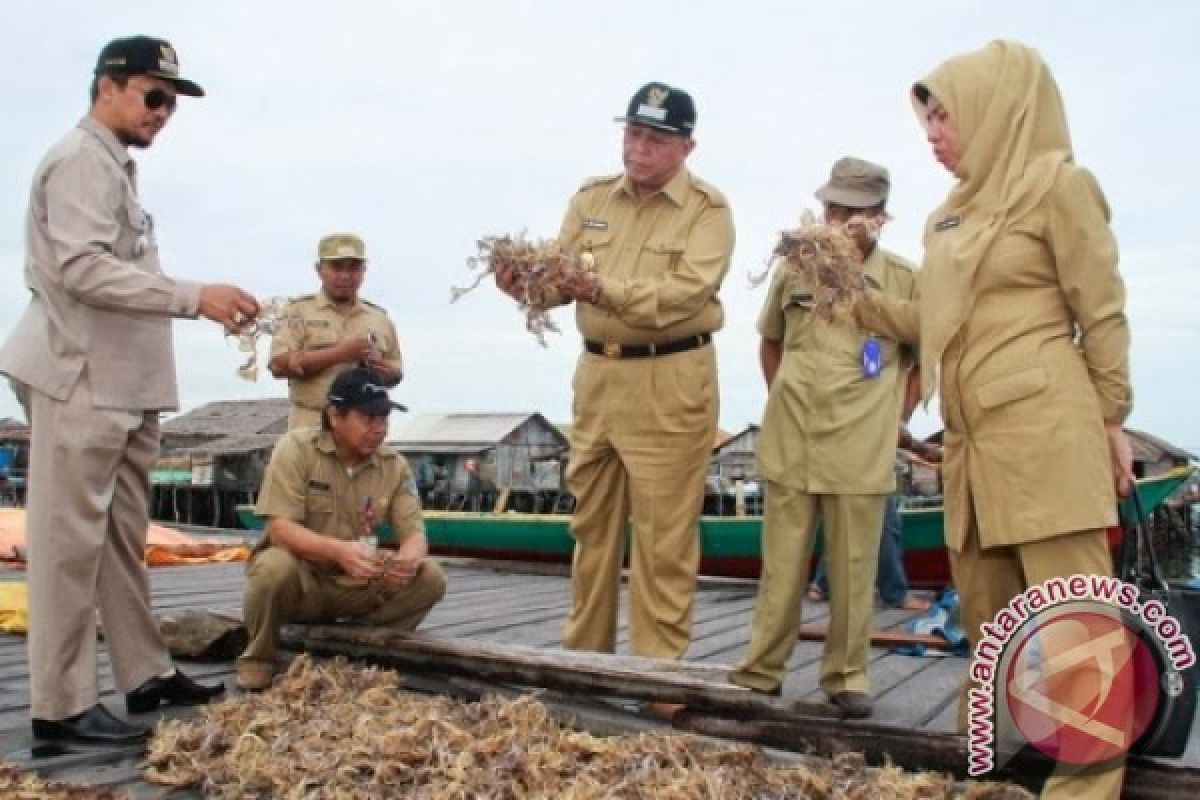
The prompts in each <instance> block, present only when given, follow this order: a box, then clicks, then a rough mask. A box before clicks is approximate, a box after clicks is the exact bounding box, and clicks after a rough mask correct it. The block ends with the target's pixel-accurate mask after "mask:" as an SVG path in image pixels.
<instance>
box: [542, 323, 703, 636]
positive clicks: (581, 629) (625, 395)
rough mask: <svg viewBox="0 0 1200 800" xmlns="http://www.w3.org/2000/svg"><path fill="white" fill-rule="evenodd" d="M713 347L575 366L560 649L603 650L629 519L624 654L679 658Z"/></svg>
mask: <svg viewBox="0 0 1200 800" xmlns="http://www.w3.org/2000/svg"><path fill="white" fill-rule="evenodd" d="M716 381H717V367H716V360H715V356H714V352H713V348H712V345H707V346H705V347H700V348H697V349H695V350H689V351H687V352H684V353H675V354H673V355H669V356H662V357H660V358H643V359H622V360H614V359H608V358H605V357H604V356H597V355H591V354H589V353H585V354H583V355H582V356H581V357H580V361H579V365H578V367H577V368H576V371H575V379H574V382H573V388H574V390H575V401H574V406H575V413H574V424H573V426H572V428H571V456H570V463H569V465H568V468H567V486H568V488H569V489H570V490H571V492H572V493H573V494H574V495H575V499H576V505H575V513H574V515H573V517H572V519H571V535H572V536H573V537H574V538H575V553H574V559H573V561H572V566H571V589H572V596H571V612H570V615H569V616H568V618H567V623H566V628H565V630H564V632H563V641H564V644H565V645H566V646H567V647H569V648H572V649H575V650H595V651H598V652H606V653H611V652H613V650H614V649H615V648H616V641H617V598H618V592H619V589H620V582H621V561H622V558H623V556H624V553H625V543H626V530H627V526H626V521H627V520H628V519H629V518H630V517H631V516H632V520H633V526H632V529H633V530H632V534H633V535H632V552H631V556H630V578H629V593H630V610H629V629H630V650H631V651H632V652H633V654H634V655H639V656H651V657H658V658H675V659H678V658H682V657H683V655H684V653H686V652H687V648H688V644H689V641H690V638H691V630H692V610H693V606H694V603H695V593H696V573H697V572H698V570H699V568H700V539H699V529H698V527H697V526H698V523H699V520H700V511H701V508H702V506H703V504H704V476H705V474H706V473H707V471H708V461H709V456H710V454H711V453H712V447H713V441H714V436H715V434H716V427H717V394H716V391H717V390H716Z"/></svg>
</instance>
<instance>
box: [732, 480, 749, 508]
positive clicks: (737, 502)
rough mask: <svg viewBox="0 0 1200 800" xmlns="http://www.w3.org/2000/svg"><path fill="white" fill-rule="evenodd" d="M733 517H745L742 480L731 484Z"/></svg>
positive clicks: (744, 483)
mask: <svg viewBox="0 0 1200 800" xmlns="http://www.w3.org/2000/svg"><path fill="white" fill-rule="evenodd" d="M733 515H734V516H735V517H744V516H746V482H745V481H742V480H738V481H734V482H733Z"/></svg>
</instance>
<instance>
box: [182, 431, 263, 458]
mask: <svg viewBox="0 0 1200 800" xmlns="http://www.w3.org/2000/svg"><path fill="white" fill-rule="evenodd" d="M280 438H281V434H278V433H249V434H242V435H235V436H222V437H221V438H219V439H213V440H212V441H211V442H204V443H203V444H198V445H195V446H193V447H185V448H182V449H180V450H177V451H175V453H174V454H177V455H178V454H185V453H212V454H214V455H232V454H238V453H253V452H254V451H255V450H269V449H270V448H272V447H274V446H275V443H276V442H278V441H279V439H280Z"/></svg>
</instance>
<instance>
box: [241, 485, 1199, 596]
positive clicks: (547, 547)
mask: <svg viewBox="0 0 1200 800" xmlns="http://www.w3.org/2000/svg"><path fill="white" fill-rule="evenodd" d="M1191 474H1192V470H1191V469H1190V468H1188V467H1178V468H1176V469H1173V470H1171V471H1169V472H1165V473H1163V474H1161V475H1156V476H1154V477H1152V478H1144V479H1142V480H1139V481H1138V482H1137V491H1138V495H1139V496H1140V498H1141V501H1142V507H1143V508H1145V509H1153V508H1155V507H1157V506H1158V505H1159V504H1160V503H1162V502H1163V501H1164V500H1166V499H1167V497H1169V496H1170V495H1171V493H1172V492H1174V491H1175V490H1176V489H1177V488H1178V487H1179V486H1180V485H1181V484H1182V483H1183V482H1184V481H1185V480H1187V479H1188V477H1189V476H1190V475H1191ZM238 517H239V519H240V520H241V521H242V524H243V525H244V526H245V527H247V528H249V529H254V530H261V529H262V527H263V520H262V518H261V517H258V516H257V515H256V514H255V513H254V507H253V506H238ZM900 519H901V523H902V526H903V534H902V535H903V545H904V566H905V570H906V572H907V574H908V579H909V583H910V584H912V585H913V586H919V587H941V586H945V585H947V584H949V583H950V566H949V563H948V561H947V560H946V549H945V546H944V541H943V535H942V507H941V506H931V507H928V508H916V507H908V508H903V507H902V508H901V511H900ZM569 522H570V516H569V515H567V514H520V513H515V512H506V513H491V512H467V511H426V512H425V529H426V533H427V535H428V536H429V544H430V549H431V550H432V551H433V552H434V553H435V554H438V555H447V556H465V557H471V558H490V559H504V560H511V561H538V562H555V563H567V562H570V560H571V551H572V549H573V547H574V540H573V539H572V538H571V534H570V530H569ZM761 532H762V517H749V516H748V517H716V516H704V517H701V518H700V543H701V554H702V555H701V563H700V571H701V573H702V574H705V575H722V576H729V577H741V578H757V577H758V574H759V569H760V567H761V559H762V553H761V550H760V538H761ZM385 542H386V537H385ZM818 550H819V543H818Z"/></svg>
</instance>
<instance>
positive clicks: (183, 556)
mask: <svg viewBox="0 0 1200 800" xmlns="http://www.w3.org/2000/svg"><path fill="white" fill-rule="evenodd" d="M249 557H250V548H248V547H246V546H244V545H232V546H231V545H227V544H221V543H218V542H205V541H202V540H200V539H197V538H195V537H193V536H188V535H187V534H186V533H183V532H182V531H177V530H175V529H174V528H165V527H163V526H162V525H151V526H150V529H149V531H148V532H147V534H146V563H147V564H149V565H150V566H152V567H155V566H163V565H176V564H214V563H221V562H227V561H245V560H246V559H248V558H249ZM0 560H3V561H19V562H24V561H25V509H23V508H0Z"/></svg>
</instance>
